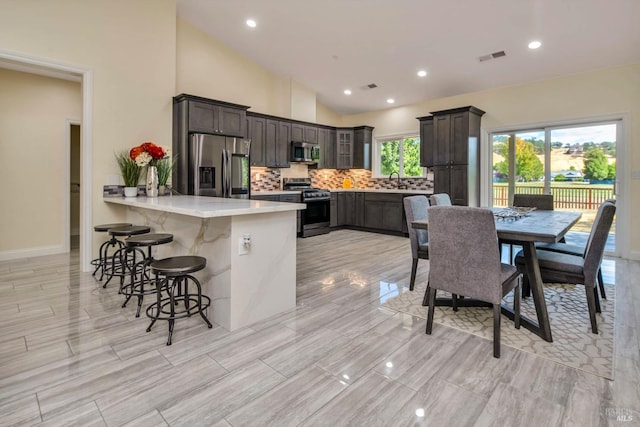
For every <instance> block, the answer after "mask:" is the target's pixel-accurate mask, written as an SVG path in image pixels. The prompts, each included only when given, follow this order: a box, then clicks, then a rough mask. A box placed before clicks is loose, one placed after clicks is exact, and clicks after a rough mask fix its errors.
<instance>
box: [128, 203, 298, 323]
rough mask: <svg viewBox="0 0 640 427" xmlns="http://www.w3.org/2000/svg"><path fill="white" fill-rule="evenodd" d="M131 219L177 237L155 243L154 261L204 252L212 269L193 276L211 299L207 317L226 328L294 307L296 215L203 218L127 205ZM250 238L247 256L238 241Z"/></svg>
mask: <svg viewBox="0 0 640 427" xmlns="http://www.w3.org/2000/svg"><path fill="white" fill-rule="evenodd" d="M126 209H127V221H129V222H131V223H134V224H137V225H148V226H150V227H151V228H152V232H154V233H171V234H173V236H174V241H173V242H172V243H169V244H166V245H159V246H154V247H153V256H154V258H155V259H161V258H165V257H169V256H180V255H199V256H203V257H205V258H206V259H207V267H206V268H205V269H204V270H202V271H199V272H197V273H195V274H194V276H196V277H197V278H198V280H200V282H201V284H202V286H203V293H204V294H206V295H208V296H209V297H210V298H211V301H212V307H211V308H210V309H209V311H208V317H209V319H211V320H212V321H214V322H215V323H217V324H219V325H220V326H222V327H224V328H225V329H227V330H235V329H238V328H241V327H243V326H247V325H250V324H252V323H255V322H259V321H261V320H264V319H266V318H268V317H270V316H273V315H275V314H279V313H281V312H283V311H286V310H290V309H293V308H295V295H296V282H295V274H296V232H295V226H296V213H295V211H285V212H274V213H262V214H253V215H240V216H227V217H214V218H199V217H194V216H189V215H181V214H174V213H168V212H162V211H157V210H149V209H144V208H138V207H131V206H128V207H127V208H126ZM244 234H249V235H250V236H251V241H252V243H251V246H250V248H249V251H248V253H247V254H245V255H240V254H239V239H242V238H243V236H244Z"/></svg>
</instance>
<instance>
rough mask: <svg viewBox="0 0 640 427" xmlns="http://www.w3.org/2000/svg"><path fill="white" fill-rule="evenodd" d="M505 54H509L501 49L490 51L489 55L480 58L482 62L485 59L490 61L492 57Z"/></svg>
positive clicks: (500, 56) (495, 57) (499, 56)
mask: <svg viewBox="0 0 640 427" xmlns="http://www.w3.org/2000/svg"><path fill="white" fill-rule="evenodd" d="M503 56H507V54H506V53H505V51H504V50H501V51H499V52H493V53H490V54H488V55H482V56H481V57H479V58H478V59H479V60H480V62H485V61H488V60H490V59H497V58H502V57H503Z"/></svg>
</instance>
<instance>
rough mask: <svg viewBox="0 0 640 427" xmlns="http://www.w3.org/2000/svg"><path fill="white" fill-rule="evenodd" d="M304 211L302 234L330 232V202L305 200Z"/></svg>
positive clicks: (310, 234)
mask: <svg viewBox="0 0 640 427" xmlns="http://www.w3.org/2000/svg"><path fill="white" fill-rule="evenodd" d="M304 203H306V204H307V208H306V209H305V210H303V211H302V236H303V237H308V236H314V235H316V234H323V233H328V232H329V220H330V204H331V202H330V201H329V200H328V199H327V200H305V201H304Z"/></svg>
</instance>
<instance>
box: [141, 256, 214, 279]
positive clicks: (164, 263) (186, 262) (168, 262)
mask: <svg viewBox="0 0 640 427" xmlns="http://www.w3.org/2000/svg"><path fill="white" fill-rule="evenodd" d="M206 266H207V259H206V258H203V257H201V256H176V257H170V258H164V259H161V260H158V261H154V262H152V263H151V265H150V268H151V272H152V273H156V274H162V275H164V276H170V277H173V276H183V275H185V274H189V273H194V272H196V271H200V270H202V269H203V268H205V267H206Z"/></svg>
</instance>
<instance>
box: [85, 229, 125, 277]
mask: <svg viewBox="0 0 640 427" xmlns="http://www.w3.org/2000/svg"><path fill="white" fill-rule="evenodd" d="M130 225H131V223H130V222H116V223H114V224H101V225H96V226H95V227H93V231H95V232H98V233H106V232H107V231H109V229H110V228H117V227H128V226H130ZM116 246H118V249H119V248H121V247H122V246H123V243H122V242H121V241H120V240H118V239H116V238H115V237H114V236H111V238H110V239H109V240H107V241H106V242H104V243H103V244H101V245H100V249H99V250H98V258H95V259H93V260H91V265H95V266H96V269H95V270H93V274H92V276H95V275H96V273H97V272H98V270H100V280H102V277H103V276H104V267H105V265H106V260H107V251H108V249H109V247H116Z"/></svg>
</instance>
